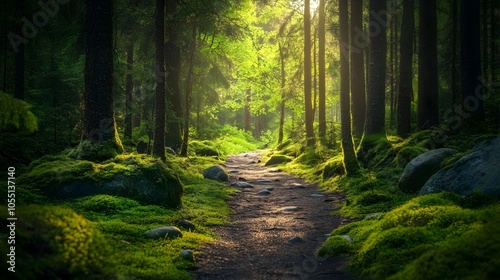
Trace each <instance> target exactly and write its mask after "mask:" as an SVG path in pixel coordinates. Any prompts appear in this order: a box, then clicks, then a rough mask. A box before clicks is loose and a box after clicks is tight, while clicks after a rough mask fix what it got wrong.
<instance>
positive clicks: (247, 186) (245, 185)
mask: <svg viewBox="0 0 500 280" xmlns="http://www.w3.org/2000/svg"><path fill="white" fill-rule="evenodd" d="M231 187H235V188H240V189H251V188H253V185H252V184H249V183H247V182H236V183H232V184H231Z"/></svg>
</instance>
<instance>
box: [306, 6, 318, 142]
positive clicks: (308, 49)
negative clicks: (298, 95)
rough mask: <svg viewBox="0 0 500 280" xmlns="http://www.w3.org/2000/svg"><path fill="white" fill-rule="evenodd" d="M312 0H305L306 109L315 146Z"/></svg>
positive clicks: (307, 134) (307, 130)
mask: <svg viewBox="0 0 500 280" xmlns="http://www.w3.org/2000/svg"><path fill="white" fill-rule="evenodd" d="M310 8H311V0H304V111H305V125H306V138H307V146H308V147H311V146H314V143H315V139H314V128H313V123H314V116H313V114H312V104H311V95H312V92H311V91H312V86H311V10H310Z"/></svg>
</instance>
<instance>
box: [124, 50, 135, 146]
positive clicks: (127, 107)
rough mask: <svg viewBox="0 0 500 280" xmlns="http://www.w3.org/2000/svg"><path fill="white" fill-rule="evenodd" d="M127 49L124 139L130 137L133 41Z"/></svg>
mask: <svg viewBox="0 0 500 280" xmlns="http://www.w3.org/2000/svg"><path fill="white" fill-rule="evenodd" d="M126 49H127V70H128V71H129V72H128V73H127V78H126V82H125V132H124V136H125V138H126V139H132V102H133V99H132V92H133V89H134V84H133V80H132V73H131V71H132V66H133V64H134V43H129V44H128V45H127V47H126Z"/></svg>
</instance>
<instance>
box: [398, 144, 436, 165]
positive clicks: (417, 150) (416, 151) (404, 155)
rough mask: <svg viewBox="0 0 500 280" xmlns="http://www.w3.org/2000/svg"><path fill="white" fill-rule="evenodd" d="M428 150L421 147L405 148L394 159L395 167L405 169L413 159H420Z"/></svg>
mask: <svg viewBox="0 0 500 280" xmlns="http://www.w3.org/2000/svg"><path fill="white" fill-rule="evenodd" d="M427 151H428V150H427V149H425V148H422V147H419V146H407V147H403V148H402V149H400V150H399V151H398V152H397V155H396V157H395V158H394V161H393V163H394V165H395V166H397V167H401V168H404V167H405V166H406V165H407V164H408V163H409V162H410V161H411V160H412V159H414V158H416V157H418V156H419V155H421V154H423V153H425V152H427Z"/></svg>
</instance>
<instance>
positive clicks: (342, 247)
mask: <svg viewBox="0 0 500 280" xmlns="http://www.w3.org/2000/svg"><path fill="white" fill-rule="evenodd" d="M352 248H353V245H352V243H351V242H349V241H348V240H347V239H345V238H344V237H342V236H339V235H334V236H331V237H329V238H328V239H327V240H326V241H325V243H323V244H322V245H321V247H320V248H319V250H318V256H320V257H334V256H339V255H343V254H347V253H349V252H350V251H351V250H352Z"/></svg>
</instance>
